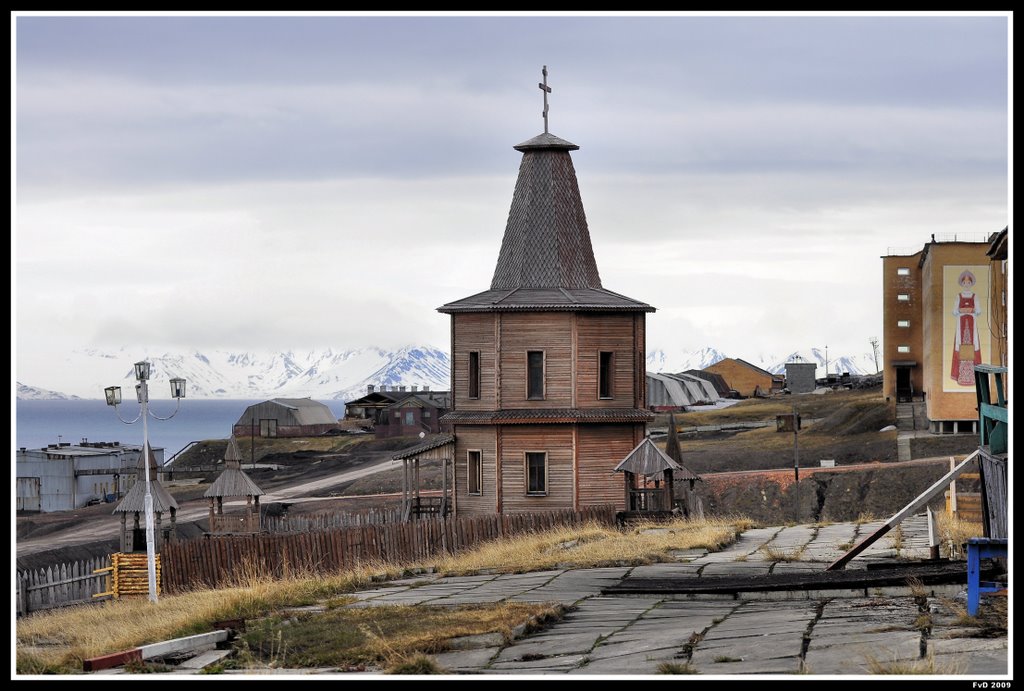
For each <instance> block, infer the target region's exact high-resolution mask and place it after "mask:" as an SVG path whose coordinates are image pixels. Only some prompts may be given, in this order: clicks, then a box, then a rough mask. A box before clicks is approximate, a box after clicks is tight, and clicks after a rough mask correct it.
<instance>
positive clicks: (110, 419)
mask: <svg viewBox="0 0 1024 691" xmlns="http://www.w3.org/2000/svg"><path fill="white" fill-rule="evenodd" d="M258 402H259V401H254V400H224V399H188V398H185V399H183V400H182V401H181V407H180V408H179V410H178V413H177V414H176V415H175V416H174V417H173V418H172V419H170V420H165V421H161V420H154V419H153V418H152V417H150V419H149V443H150V444H151V445H152V446H153V447H154V448H157V447H160V448H163V449H164V458H170V457H171V456H173V455H174V454H175V453H177V452H178V451H179V450H181V449H182V448H184V447H185V446H187V445H188V443H189V442H191V441H202V440H204V439H227V438H228V437H230V436H231V428H232V426H234V424H235V423H236V422H237V421H238V418H240V417H241V416H242V413H244V412H245V409H246V408H247V407H248V406H250V405H252V404H253V403H258ZM323 403H324V404H325V405H327V407H329V408H330V409H331V411H332V412H333V413H334V416H335V417H337V418H342V417H344V416H345V403H344V402H343V401H323ZM149 410H150V412H151V413H153V414H155V415H159V416H160V417H167V416H168V415H170V414H171V413H173V412H174V401H173V400H172V399H168V400H156V399H153V400H151V401H150V403H149ZM117 413H120V415H121V417H122V418H124V419H126V420H133V419H135V417H136V416H137V415H138V414H139V404H138V403H136V402H135V400H134V399H132V400H127V399H126V400H125V401H124V403H122V404H121V405H119V406H118V407H117ZM83 439H86V440H88V441H90V442H99V441H118V442H121V443H122V444H140V445H141V444H142V420H139V421H138V422H136V423H135V424H133V425H126V424H123V423H122V422H121V421H120V420H118V418H117V414H115V411H114V409H113V408H111V407H110V406H108V405H107V404H106V401H102V400H75V401H58V400H53V401H27V400H25V401H22V400H19V401H18V402H17V405H16V406H15V444H14V446H15V448H16V449H17V448H23V447H24V448H29V449H32V448H36V449H38V448H43V447H45V446H47V445H48V444H57V443H60V442H65V443H72V444H78V443H81V441H82V440H83Z"/></svg>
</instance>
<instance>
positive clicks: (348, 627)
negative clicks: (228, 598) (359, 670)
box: [235, 602, 564, 674]
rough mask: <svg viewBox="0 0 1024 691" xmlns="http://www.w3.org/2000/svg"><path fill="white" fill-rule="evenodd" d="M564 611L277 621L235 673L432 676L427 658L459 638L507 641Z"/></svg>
mask: <svg viewBox="0 0 1024 691" xmlns="http://www.w3.org/2000/svg"><path fill="white" fill-rule="evenodd" d="M563 612H564V609H563V608H562V607H560V606H557V605H556V606H550V605H541V604H528V603H520V602H514V603H500V604H486V605H472V606H462V607H440V606H435V607H432V606H423V605H421V606H413V605H382V606H378V607H362V608H354V609H336V610H331V611H328V612H322V613H308V612H307V613H301V614H294V613H291V614H282V615H275V616H272V617H268V618H266V619H262V620H260V621H259V622H256V623H254V625H252V626H250V627H249V628H248V630H247V631H246V632H245V634H244V635H243V636H242V639H241V642H240V643H239V646H240V647H241V649H242V650H241V653H240V655H239V660H238V661H237V662H235V666H236V667H243V668H253V667H307V668H309V667H321V668H322V667H342V668H347V667H352V666H360V665H372V666H375V667H380V668H383V669H389V670H394V671H393V672H392V673H396V674H419V673H426V672H425V670H429V669H430V668H431V667H430V665H429V662H428V661H429V658H425V656H426V655H428V654H435V653H439V652H443V651H444V650H446V649H447V648H448V641H449V640H450V639H452V638H457V637H460V636H475V635H480V634H488V633H498V634H500V635H501V636H502V637H503V638H504V640H505V641H506V642H507V641H509V640H511V638H512V635H513V631H514V630H515V629H516V627H518V626H522V625H530V624H533V623H535V622H538V621H552V620H555V619H558V618H560V617H561V616H562V613H563ZM435 667H436V664H435ZM417 669H419V670H421V671H416V670H417Z"/></svg>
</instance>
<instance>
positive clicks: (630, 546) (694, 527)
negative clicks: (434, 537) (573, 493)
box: [436, 519, 749, 575]
mask: <svg viewBox="0 0 1024 691" xmlns="http://www.w3.org/2000/svg"><path fill="white" fill-rule="evenodd" d="M747 527H749V521H746V520H745V519H706V520H694V521H690V520H677V521H673V522H671V523H658V524H651V525H640V526H635V527H630V528H629V529H627V530H619V529H616V528H609V527H606V526H600V525H596V524H590V525H585V526H582V527H568V528H560V529H556V530H551V531H547V532H543V533H534V534H529V535H520V536H516V537H512V538H508V539H505V540H495V541H492V542H487V543H484V544H482V545H480V546H479V547H478V548H477V549H475V550H473V551H472V552H469V553H467V554H460V555H456V556H453V557H447V558H443V559H441V560H440V561H438V562H437V563H436V567H437V569H438V570H439V571H441V572H442V573H445V574H449V575H464V574H471V573H477V572H480V571H488V572H494V573H525V572H528V571H544V570H547V569H554V568H570V567H571V568H587V567H596V566H607V565H615V564H650V563H654V562H657V561H666V560H668V559H669V552H670V551H672V550H679V549H691V548H698V547H700V548H704V549H708V550H712V551H714V550H719V549H721V548H722V547H724V546H726V545H728V544H731V543H732V542H733V541H734V540H735V539H736V535H737V532H738V531H742V530H745V529H746V528H747Z"/></svg>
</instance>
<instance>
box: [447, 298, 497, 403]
mask: <svg viewBox="0 0 1024 691" xmlns="http://www.w3.org/2000/svg"><path fill="white" fill-rule="evenodd" d="M494 321H495V316H494V315H493V314H456V315H452V323H453V324H454V331H455V338H454V343H453V345H452V380H453V382H454V385H455V390H454V392H453V394H454V397H455V398H454V400H455V409H456V410H493V409H494V407H495V405H496V403H495V400H494V382H495V372H494V362H495V355H494V353H495V350H496V348H495V343H494V337H495V330H494ZM474 350H475V351H478V352H479V353H480V398H478V399H474V398H470V397H469V353H470V351H474Z"/></svg>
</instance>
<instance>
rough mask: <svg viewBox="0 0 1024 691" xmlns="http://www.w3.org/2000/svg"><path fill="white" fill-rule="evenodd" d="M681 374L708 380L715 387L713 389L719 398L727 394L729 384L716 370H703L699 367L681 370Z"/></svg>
mask: <svg viewBox="0 0 1024 691" xmlns="http://www.w3.org/2000/svg"><path fill="white" fill-rule="evenodd" d="M681 374H688V375H690V376H691V377H697V378H698V379H703V380H704V381H706V382H710V383H711V385H712V386H714V387H715V391H717V392H718V396H719V398H721V397H722V396H728V395H729V384H728V383H727V382H726V381H725V377H723V376H722V375H721V374H718V373H717V372H705V371H704V370H699V369H688V370H686V371H685V372H681Z"/></svg>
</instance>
